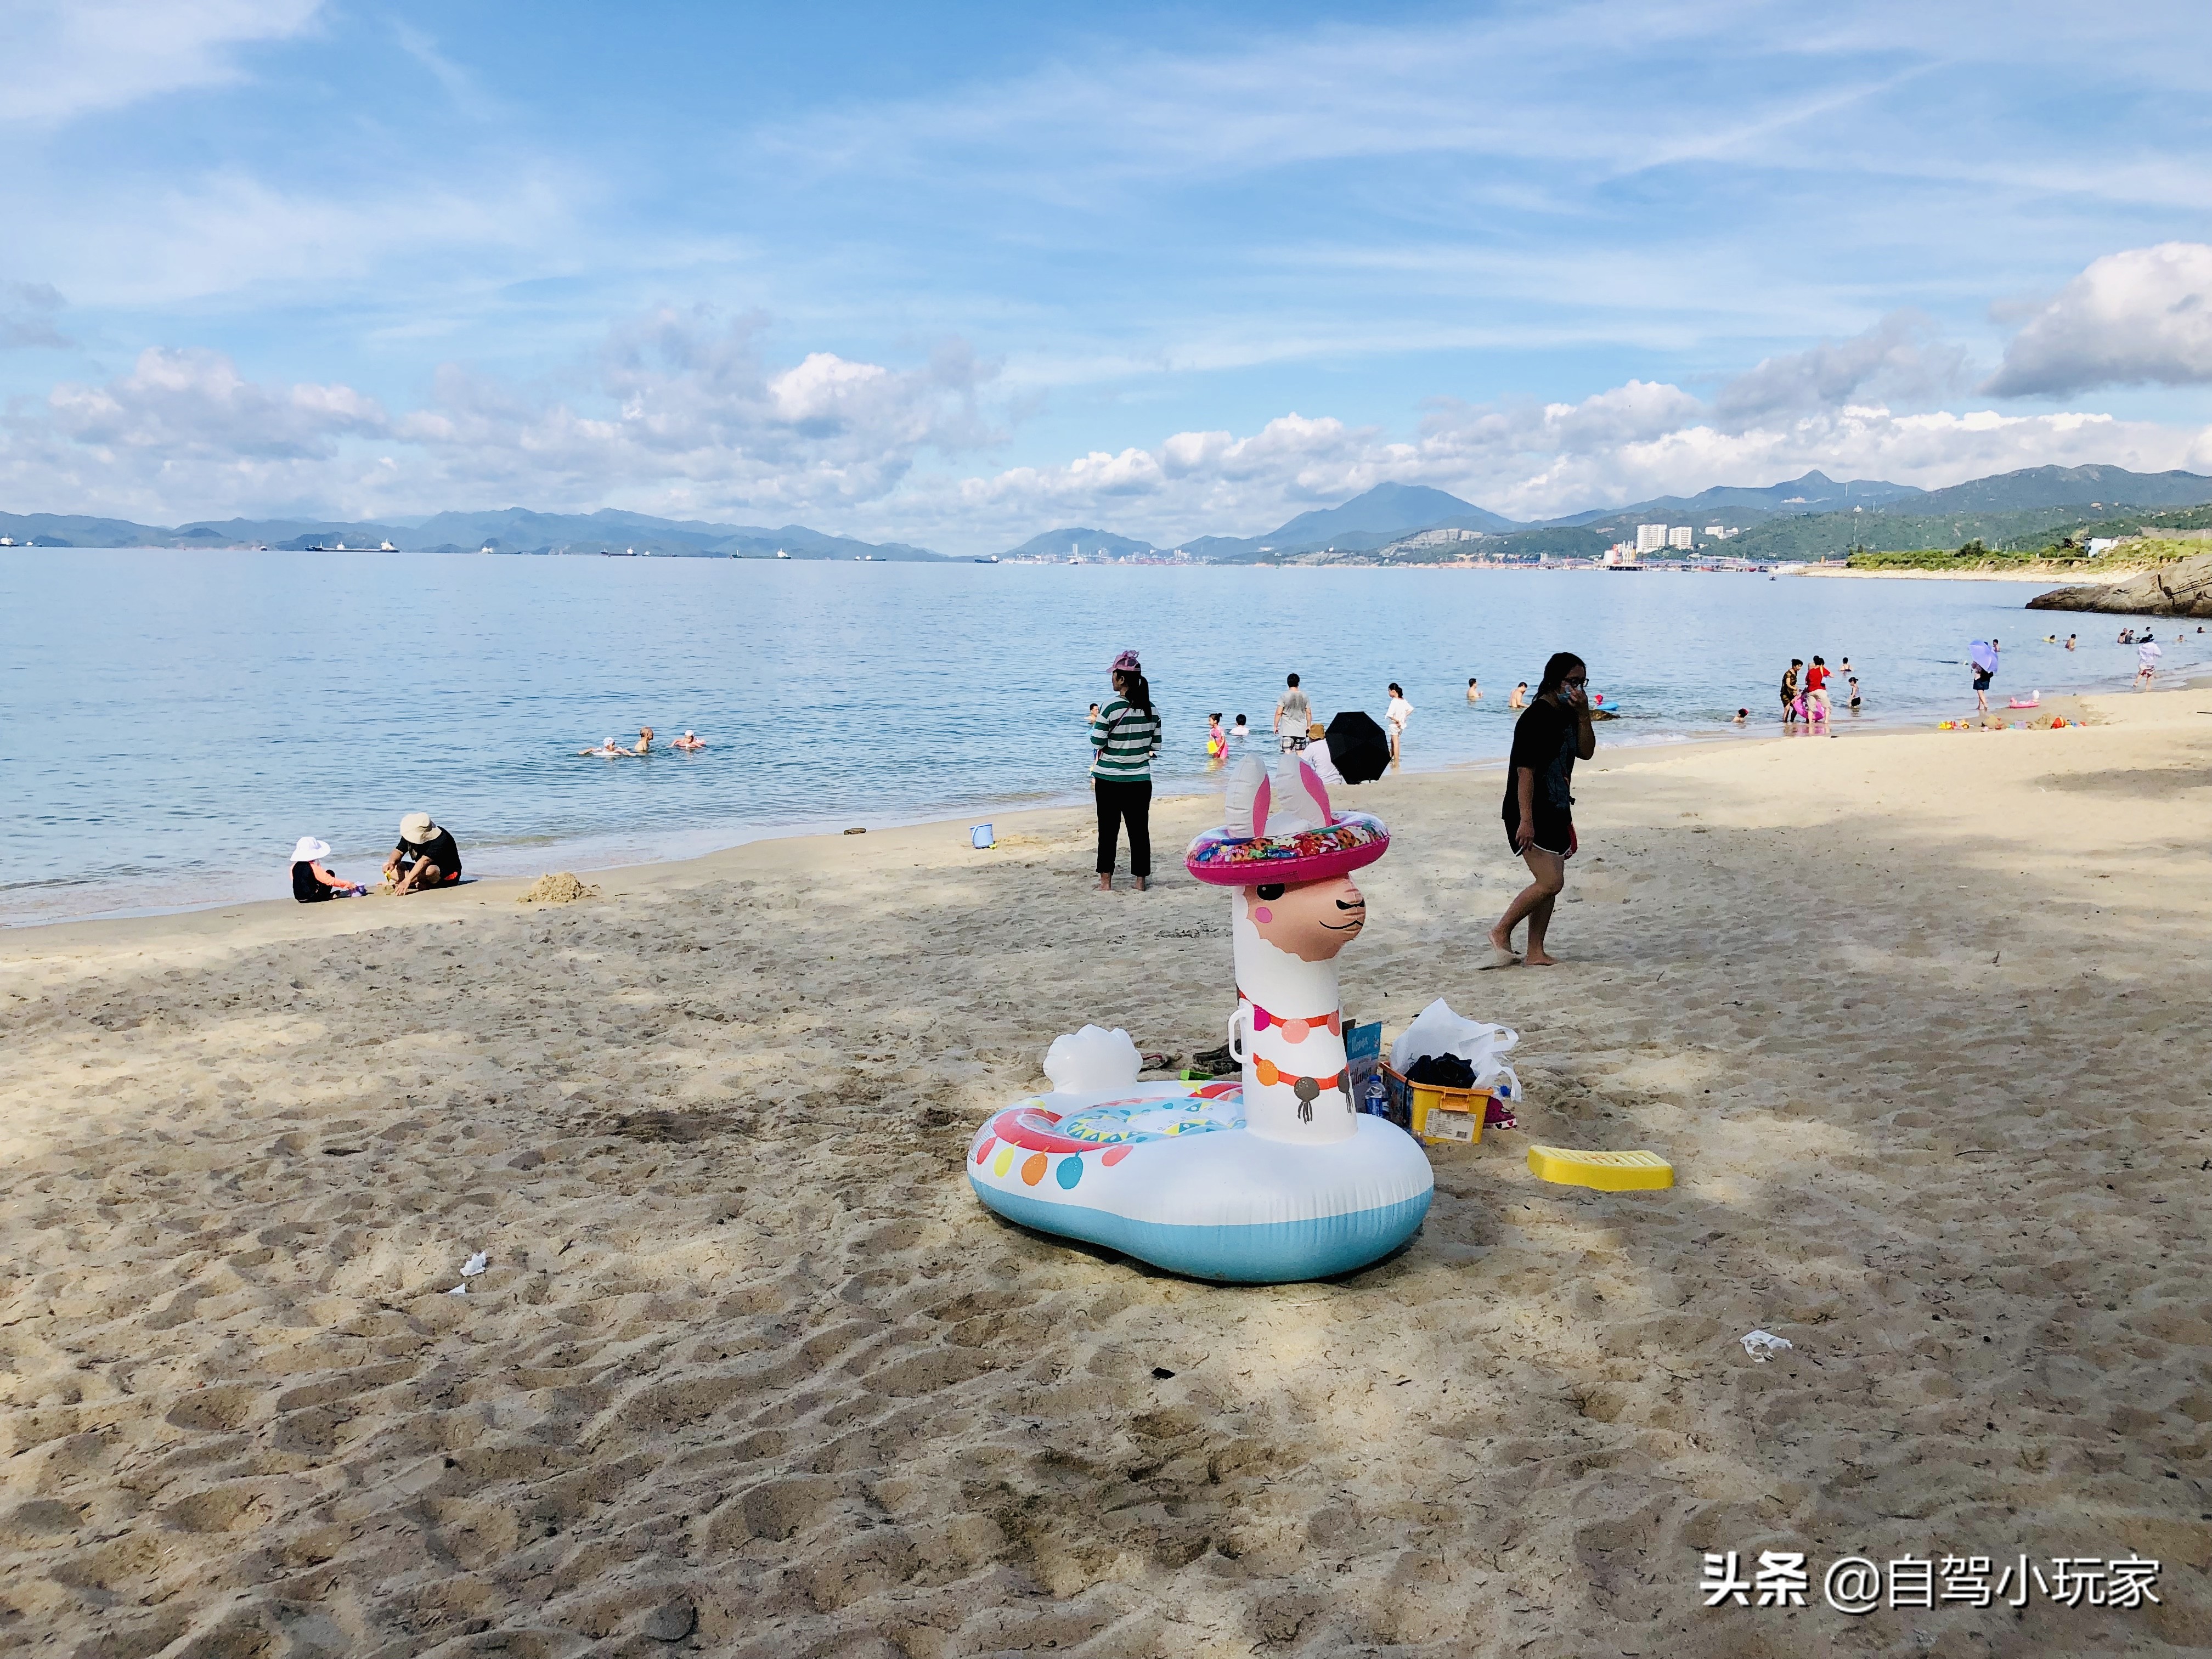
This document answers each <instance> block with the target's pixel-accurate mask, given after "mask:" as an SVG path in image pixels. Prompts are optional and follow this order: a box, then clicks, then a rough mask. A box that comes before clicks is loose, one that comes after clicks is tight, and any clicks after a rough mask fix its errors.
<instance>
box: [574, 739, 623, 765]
mask: <svg viewBox="0 0 2212 1659" xmlns="http://www.w3.org/2000/svg"><path fill="white" fill-rule="evenodd" d="M576 752H577V753H578V754H580V755H598V756H602V757H605V758H607V759H609V760H611V759H613V758H614V757H616V756H617V755H627V754H628V753H629V750H627V749H625V748H623V746H622V744H620V743H618V742H617V741H616V740H615V739H614V738H608V739H607V740H606V742H605V743H604V744H601V745H600V746H599V748H597V749H579V750H577V751H576Z"/></svg>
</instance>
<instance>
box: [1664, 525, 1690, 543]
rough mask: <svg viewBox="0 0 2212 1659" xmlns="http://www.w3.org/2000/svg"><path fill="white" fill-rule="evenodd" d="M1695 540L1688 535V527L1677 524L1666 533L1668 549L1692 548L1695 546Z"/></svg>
mask: <svg viewBox="0 0 2212 1659" xmlns="http://www.w3.org/2000/svg"><path fill="white" fill-rule="evenodd" d="M1696 540H1697V538H1695V537H1693V536H1692V534H1691V533H1690V526H1687V525H1686V524H1678V525H1676V526H1674V528H1673V529H1672V530H1669V531H1668V532H1667V545H1668V546H1669V547H1692V546H1695V545H1696Z"/></svg>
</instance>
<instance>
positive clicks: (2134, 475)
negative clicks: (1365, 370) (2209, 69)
mask: <svg viewBox="0 0 2212 1659" xmlns="http://www.w3.org/2000/svg"><path fill="white" fill-rule="evenodd" d="M2208 503H2212V477H2203V476H2201V475H2199V474H2197V473H2194V472H2180V471H2173V472H2130V471H2127V470H2126V469H2125V468H2124V467H2117V466H2074V467H2061V466H2037V467H2027V468H2024V469H2022V470H2021V471H2015V472H2004V473H1999V474H1996V475H1995V476H1994V477H1987V478H1975V479H1972V480H1969V481H1968V482H1966V483H1959V484H1953V485H1951V486H1949V487H1948V488H1947V489H1916V488H1914V487H1913V486H1912V485H1911V484H1899V483H1886V482H1884V481H1883V480H1881V479H1879V478H1852V479H1847V480H1844V482H1842V483H1838V482H1837V481H1836V480H1834V479H1832V478H1830V477H1828V476H1827V475H1826V473H1823V472H1820V471H1811V472H1808V473H1806V474H1804V475H1803V476H1802V477H1796V478H1790V479H1785V480H1784V481H1783V482H1782V483H1774V484H1765V485H1759V486H1748V485H1735V484H1725V485H1719V486H1716V487H1715V488H1713V489H1706V490H1701V491H1700V492H1699V493H1698V494H1697V495H1687V496H1680V495H1661V496H1656V497H1653V498H1652V499H1650V500H1649V501H1636V502H1632V503H1631V504H1629V505H1627V506H1626V507H1606V508H1595V509H1591V510H1589V511H1587V512H1581V513H1569V514H1567V515H1565V517H1562V518H1557V519H1546V520H1538V521H1535V522H1534V523H1522V522H1518V521H1516V520H1511V519H1508V518H1505V517H1504V516H1503V515H1501V514H1499V513H1492V512H1491V511H1489V510H1488V509H1487V508H1485V507H1478V506H1476V505H1475V504H1474V502H1472V501H1462V500H1461V499H1460V498H1459V497H1458V496H1456V495H1450V494H1448V493H1447V492H1445V491H1443V490H1441V489H1430V488H1428V487H1427V486H1425V485H1421V484H1401V483H1383V484H1377V485H1376V486H1375V487H1374V488H1373V489H1369V490H1367V491H1365V492H1364V493H1363V494H1361V495H1355V496H1353V497H1352V499H1351V500H1350V501H1343V502H1340V503H1339V504H1338V505H1336V506H1334V507H1316V508H1315V509H1313V510H1311V511H1310V512H1305V513H1299V514H1298V515H1297V517H1295V518H1293V519H1291V520H1288V521H1287V522H1285V523H1284V524H1282V525H1279V526H1277V527H1276V528H1275V529H1273V531H1270V532H1268V533H1267V534H1266V535H1263V536H1242V537H1240V536H1201V537H1200V538H1197V539H1195V540H1193V541H1187V542H1182V543H1180V544H1177V545H1176V547H1172V548H1161V547H1157V546H1155V545H1154V544H1152V543H1150V542H1147V541H1145V540H1143V539H1142V538H1139V537H1134V536H1125V535H1121V534H1120V533H1118V532H1114V531H1110V530H1100V529H1095V528H1087V527H1070V528H1066V529H1060V530H1048V531H1046V532H1043V533H1042V535H1038V536H1033V537H1031V538H1030V539H1029V540H1028V541H1026V542H1024V543H1023V544H1021V545H1020V546H1018V547H1015V548H1010V549H1008V550H1007V551H1006V555H1005V556H1006V557H1009V558H1037V557H1042V558H1060V557H1066V556H1070V555H1073V556H1077V557H1080V558H1085V559H1097V558H1109V559H1110V558H1126V557H1129V556H1140V557H1141V556H1155V555H1165V554H1170V553H1175V552H1181V553H1182V554H1183V555H1184V556H1187V557H1188V558H1191V559H1194V560H1199V561H1202V562H1212V563H1228V564H1243V563H1263V562H1264V563H1276V562H1284V561H1286V560H1290V561H1298V562H1330V561H1336V562H1375V561H1383V562H1391V563H1424V562H1442V561H1445V560H1449V559H1452V558H1455V557H1457V556H1459V555H1460V554H1461V553H1462V552H1464V551H1466V550H1468V548H1467V544H1466V540H1465V539H1462V538H1449V537H1446V536H1437V537H1433V538H1424V539H1421V540H1419V541H1416V540H1414V539H1413V538H1421V537H1422V536H1423V532H1451V531H1456V532H1466V535H1467V536H1468V537H1470V538H1471V537H1476V536H1479V537H1480V538H1481V550H1482V552H1483V553H1484V555H1485V556H1492V555H1502V556H1509V557H1511V556H1519V557H1530V558H1533V557H1534V556H1538V555H1551V556H1559V555H1585V556H1587V555H1590V554H1595V553H1601V552H1603V551H1604V550H1605V549H1606V547H1607V545H1608V544H1610V543H1612V542H1613V541H1616V540H1620V539H1622V538H1626V537H1627V536H1630V535H1632V534H1633V533H1634V526H1637V525H1638V524H1654V523H1656V524H1664V525H1667V526H1669V527H1670V528H1671V527H1674V526H1681V525H1687V526H1690V527H1691V528H1692V529H1693V530H1699V531H1701V530H1702V529H1703V528H1704V527H1705V526H1707V525H1709V524H1711V523H1713V522H1715V521H1716V520H1721V521H1724V522H1726V523H1728V524H1729V526H1731V527H1733V528H1736V529H1740V530H1741V531H1742V532H1744V533H1743V534H1742V536H1741V538H1735V539H1733V540H1732V541H1731V543H1730V550H1731V551H1740V552H1741V553H1744V554H1745V555H1747V556H1752V557H1783V558H1790V557H1801V556H1804V555H1805V554H1807V553H1808V552H1820V551H1831V550H1840V549H1842V548H1844V547H1846V546H1850V545H1853V544H1863V545H1866V546H1869V547H1891V546H1894V547H1899V548H1912V547H1928V546H1946V545H1954V544H1955V541H1954V539H1952V538H1954V537H1955V538H1958V539H1964V538H1966V537H1970V536H1981V537H1983V538H1984V539H1985V540H1990V541H1991V542H1992V544H1995V543H1996V541H1997V540H1998V539H1999V538H2006V539H2011V538H2018V537H2032V536H2034V535H2037V534H2040V533H2043V532H2044V531H2045V530H2046V529H2048V528H2052V527H2056V526H2062V525H2081V524H2088V523H2095V522H2099V521H2100V520H2099V516H2098V515H2103V516H2104V517H2106V518H2110V517H2113V516H2115V515H2118V516H2121V517H2124V516H2126V515H2127V514H2128V513H2131V512H2139V511H2141V510H2142V509H2146V508H2161V507H2194V506H2200V505H2204V504H2208ZM0 537H6V538H10V539H12V540H13V541H14V542H15V544H17V545H19V546H24V545H27V546H37V547H177V548H193V547H204V548H217V547H253V546H263V547H271V548H281V549H288V550H306V549H309V548H314V547H329V546H332V545H335V544H337V543H339V542H343V543H344V544H346V545H347V546H348V547H349V548H374V547H376V546H378V545H380V544H383V543H386V542H389V543H390V544H392V546H393V547H395V548H398V549H400V550H405V551H410V552H411V551H421V552H431V553H476V552H482V551H489V552H495V553H530V554H553V553H584V554H591V553H612V554H623V553H639V554H654V555H660V556H676V557H684V558H753V559H761V558H775V557H778V556H781V557H787V558H792V559H876V560H898V561H916V560H941V559H944V558H945V557H947V556H946V555H945V554H941V553H935V552H932V551H931V550H928V549H927V548H924V547H917V546H913V545H910V544H907V543H904V542H866V541H860V540H859V539H857V538H853V537H850V536H837V535H830V534H827V533H825V532H821V531H817V530H811V529H809V528H807V527H806V526H804V525H785V526H783V527H782V528H781V529H777V530H770V529H768V528H765V527H763V526H748V525H732V524H714V523H708V522H705V521H702V520H676V519H660V518H654V517H653V516H652V515H650V514H648V513H625V512H621V511H618V510H617V509H614V508H611V507H607V508H602V509H601V510H600V511H599V512H597V513H538V512H533V511H532V510H530V509H529V508H526V507H507V508H505V509H503V510H501V511H496V512H481V513H433V514H431V515H430V516H428V517H427V518H420V519H412V518H410V519H394V520H390V521H388V522H376V521H366V522H362V521H345V522H341V521H339V520H321V519H227V520H220V521H216V520H197V521H195V522H192V523H190V524H183V525H177V526H172V527H166V528H165V527H162V526H154V525H143V524H135V523H132V522H131V521H130V520H124V519H101V518H90V517H85V516H82V515H76V514H57V513H0Z"/></svg>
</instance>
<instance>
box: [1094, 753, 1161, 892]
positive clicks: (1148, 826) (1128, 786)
mask: <svg viewBox="0 0 2212 1659" xmlns="http://www.w3.org/2000/svg"><path fill="white" fill-rule="evenodd" d="M1091 793H1092V794H1094V795H1096V796H1097V798H1098V873H1099V874H1100V875H1102V876H1110V875H1112V874H1113V873H1114V849H1115V843H1116V842H1118V841H1119V840H1120V838H1121V824H1122V823H1123V822H1124V821H1126V822H1127V823H1128V826H1129V873H1130V874H1131V875H1133V876H1135V877H1137V878H1139V879H1142V878H1146V877H1149V876H1150V875H1151V874H1152V781H1151V780H1150V779H1146V781H1144V782H1142V783H1127V782H1123V781H1121V780H1119V779H1115V778H1093V779H1091Z"/></svg>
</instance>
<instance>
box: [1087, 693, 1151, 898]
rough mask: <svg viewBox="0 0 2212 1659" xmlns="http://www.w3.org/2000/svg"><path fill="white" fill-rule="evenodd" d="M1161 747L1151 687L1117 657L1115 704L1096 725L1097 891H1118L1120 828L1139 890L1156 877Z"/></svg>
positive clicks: (1093, 772)
mask: <svg viewBox="0 0 2212 1659" xmlns="http://www.w3.org/2000/svg"><path fill="white" fill-rule="evenodd" d="M1159 746H1160V717H1159V715H1158V714H1156V713H1155V712H1154V711H1153V708H1152V686H1151V684H1150V683H1148V682H1147V681H1146V678H1145V671H1144V669H1143V668H1142V667H1141V666H1139V664H1138V662H1137V653H1135V652H1133V651H1124V652H1123V653H1121V655H1120V656H1118V657H1116V658H1115V659H1114V700H1113V701H1112V702H1109V703H1108V704H1107V705H1106V706H1105V707H1104V708H1102V709H1100V710H1099V711H1098V713H1097V717H1096V718H1094V719H1093V720H1091V793H1092V794H1094V795H1096V796H1097V799H1098V890H1099V891H1100V892H1102V893H1110V892H1112V891H1113V890H1114V854H1115V850H1116V848H1117V844H1118V842H1120V840H1121V824H1122V823H1123V822H1124V821H1127V823H1128V826H1129V873H1130V874H1132V875H1133V876H1134V877H1135V878H1137V890H1138V891H1139V892H1140V893H1141V892H1143V891H1144V890H1145V881H1146V878H1147V877H1149V876H1150V875H1151V874H1152V757H1153V755H1154V754H1156V753H1158V750H1159Z"/></svg>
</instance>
